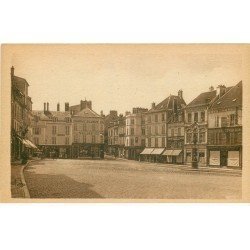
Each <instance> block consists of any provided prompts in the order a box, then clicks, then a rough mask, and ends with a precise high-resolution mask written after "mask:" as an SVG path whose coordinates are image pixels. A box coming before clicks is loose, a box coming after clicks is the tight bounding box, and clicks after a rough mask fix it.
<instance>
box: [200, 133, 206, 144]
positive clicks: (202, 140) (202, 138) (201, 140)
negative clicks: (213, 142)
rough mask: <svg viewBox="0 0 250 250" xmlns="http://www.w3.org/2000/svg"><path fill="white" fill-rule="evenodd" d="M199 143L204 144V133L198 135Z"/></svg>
mask: <svg viewBox="0 0 250 250" xmlns="http://www.w3.org/2000/svg"><path fill="white" fill-rule="evenodd" d="M199 142H201V143H202V142H205V131H201V132H200V133H199Z"/></svg>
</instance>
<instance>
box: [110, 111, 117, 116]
mask: <svg viewBox="0 0 250 250" xmlns="http://www.w3.org/2000/svg"><path fill="white" fill-rule="evenodd" d="M117 114H118V113H117V111H116V110H110V115H111V116H113V117H114V116H117Z"/></svg>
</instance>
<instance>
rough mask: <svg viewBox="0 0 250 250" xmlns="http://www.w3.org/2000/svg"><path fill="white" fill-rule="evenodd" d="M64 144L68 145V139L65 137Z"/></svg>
mask: <svg viewBox="0 0 250 250" xmlns="http://www.w3.org/2000/svg"><path fill="white" fill-rule="evenodd" d="M65 144H66V145H69V137H65Z"/></svg>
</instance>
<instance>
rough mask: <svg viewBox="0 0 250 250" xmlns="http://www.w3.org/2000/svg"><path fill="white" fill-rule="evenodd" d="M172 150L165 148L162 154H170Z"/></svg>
mask: <svg viewBox="0 0 250 250" xmlns="http://www.w3.org/2000/svg"><path fill="white" fill-rule="evenodd" d="M173 151H174V150H172V149H167V150H165V151H164V152H163V154H162V155H172V152H173Z"/></svg>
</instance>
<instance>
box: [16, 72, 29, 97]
mask: <svg viewBox="0 0 250 250" xmlns="http://www.w3.org/2000/svg"><path fill="white" fill-rule="evenodd" d="M13 81H14V84H15V85H16V87H17V88H18V89H19V90H20V91H21V92H22V93H24V91H25V85H26V84H28V82H27V81H26V79H24V78H21V77H19V76H13ZM28 86H29V84H28Z"/></svg>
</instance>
